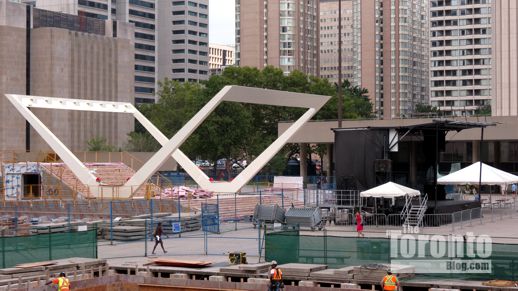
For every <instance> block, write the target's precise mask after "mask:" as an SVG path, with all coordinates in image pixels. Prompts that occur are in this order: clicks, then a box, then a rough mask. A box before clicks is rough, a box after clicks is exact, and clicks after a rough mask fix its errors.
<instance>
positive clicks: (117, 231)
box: [103, 225, 146, 241]
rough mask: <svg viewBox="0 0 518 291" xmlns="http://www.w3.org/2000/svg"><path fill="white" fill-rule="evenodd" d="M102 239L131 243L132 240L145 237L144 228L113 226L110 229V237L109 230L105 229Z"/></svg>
mask: <svg viewBox="0 0 518 291" xmlns="http://www.w3.org/2000/svg"><path fill="white" fill-rule="evenodd" d="M103 233H104V238H105V239H110V238H113V239H114V240H118V241H133V240H141V239H144V238H145V237H146V233H145V228H144V227H140V226H128V225H119V226H114V227H113V228H112V234H111V235H110V228H109V227H108V229H105V231H104V232H103Z"/></svg>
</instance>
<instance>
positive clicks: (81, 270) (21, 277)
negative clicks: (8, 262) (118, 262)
mask: <svg viewBox="0 0 518 291" xmlns="http://www.w3.org/2000/svg"><path fill="white" fill-rule="evenodd" d="M107 270H108V266H107V264H106V260H100V259H87V258H69V259H62V260H54V261H46V262H35V263H26V264H20V265H16V266H15V267H13V268H5V269H0V287H1V288H7V289H10V288H12V289H13V290H14V289H17V288H15V286H16V287H26V286H38V285H43V284H44V283H45V282H46V281H47V280H49V279H50V278H53V277H57V276H58V275H59V273H61V272H65V274H66V275H67V277H68V278H70V279H71V280H74V279H78V278H81V279H84V278H91V277H93V276H95V275H97V276H99V275H103V274H104V273H105V272H106V271H107Z"/></svg>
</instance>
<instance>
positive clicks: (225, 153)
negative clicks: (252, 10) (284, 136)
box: [127, 66, 372, 172]
mask: <svg viewBox="0 0 518 291" xmlns="http://www.w3.org/2000/svg"><path fill="white" fill-rule="evenodd" d="M347 84H348V83H347ZM159 85H160V90H159V92H158V95H159V97H160V99H159V101H158V103H156V104H148V105H141V106H139V110H140V111H141V112H142V113H143V114H144V115H145V116H146V117H147V118H149V120H150V121H151V122H152V123H153V124H154V125H155V126H156V127H157V128H158V129H160V130H161V131H162V132H163V133H164V134H165V135H166V136H167V137H168V138H170V137H172V136H173V135H174V134H175V133H176V132H177V131H178V130H179V129H180V128H181V127H182V126H183V125H184V124H185V123H186V122H187V121H188V120H189V119H190V118H191V117H192V116H193V115H194V114H195V113H196V112H198V111H199V110H200V109H201V108H202V107H203V106H204V105H205V104H206V103H207V102H208V101H209V100H210V99H211V98H212V97H213V96H214V95H216V94H217V93H218V92H219V91H220V90H221V89H223V87H224V86H227V85H240V86H248V87H257V88H265V89H274V90H285V91H291V92H302V93H312V94H319V95H330V96H334V97H333V98H334V99H335V100H334V105H333V102H330V103H331V104H328V105H326V110H323V111H324V113H321V114H319V118H326V119H336V96H335V95H336V88H335V87H334V86H333V85H332V84H331V83H329V81H328V80H325V79H321V78H317V77H308V76H307V75H305V74H304V73H302V72H299V71H294V72H292V73H291V74H289V75H287V76H286V75H284V73H283V72H282V70H280V69H278V68H274V67H271V66H268V67H266V68H264V69H263V70H259V69H257V68H250V67H229V68H227V69H226V70H224V71H223V73H222V74H221V75H217V76H211V77H210V79H209V80H208V81H206V82H204V83H203V84H198V83H178V82H175V81H171V80H167V79H166V80H164V81H163V82H160V83H159ZM344 85H345V84H344ZM344 88H346V90H345V92H346V94H345V99H346V102H345V103H346V105H344V108H345V109H346V110H345V111H344V112H349V113H346V114H345V115H344V116H347V117H350V118H357V117H368V116H370V114H371V110H372V107H369V105H370V103H369V101H368V99H367V97H366V93H367V92H366V90H364V89H361V88H358V87H353V86H350V84H349V85H347V86H346V87H344ZM365 102H366V103H365ZM333 106H334V107H333ZM303 112H304V109H300V108H286V107H279V106H268V105H257V104H244V103H235V102H223V103H222V104H220V105H219V106H218V107H217V108H216V109H215V110H214V111H213V112H212V114H211V115H210V116H209V117H208V118H207V119H206V120H205V121H204V122H203V123H202V124H201V125H200V126H199V127H198V128H197V129H196V130H195V131H194V133H193V134H192V135H191V137H190V138H189V139H188V140H187V141H186V142H185V143H184V144H183V145H182V147H181V149H182V151H184V152H185V153H186V154H187V155H188V156H191V157H198V158H200V159H204V160H211V161H213V162H216V161H217V160H219V159H223V158H225V159H227V161H228V164H227V169H228V170H230V169H231V165H232V162H231V161H233V160H241V159H248V160H253V159H254V158H255V157H256V156H257V155H258V154H259V153H261V152H262V151H263V150H264V149H265V148H266V147H267V146H268V145H269V144H270V143H271V142H272V141H273V140H275V139H276V138H277V134H278V133H277V124H278V123H279V122H280V121H289V120H294V119H297V118H298V117H299V116H300V115H301V114H302V113H303ZM129 138H130V141H129V144H128V147H127V148H128V149H133V150H139V149H142V150H156V149H157V148H159V146H158V144H157V143H156V142H155V141H154V140H153V139H152V137H151V136H150V135H149V134H148V133H146V131H144V130H143V128H142V126H140V125H139V124H137V127H136V131H135V132H133V133H131V134H130V136H129ZM289 151H290V150H289V147H285V148H284V149H283V150H282V151H281V152H280V153H279V155H280V156H279V155H278V156H277V157H276V158H275V161H272V162H271V163H270V165H269V166H270V168H271V169H272V171H275V172H279V171H281V170H280V169H279V164H280V161H282V160H283V159H284V160H287V157H289ZM282 157H284V158H282ZM214 164H215V167H216V163H214ZM284 164H285V163H284Z"/></svg>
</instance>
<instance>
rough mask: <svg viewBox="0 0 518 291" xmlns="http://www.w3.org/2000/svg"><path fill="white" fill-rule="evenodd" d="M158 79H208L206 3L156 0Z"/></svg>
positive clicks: (203, 1) (207, 6)
mask: <svg viewBox="0 0 518 291" xmlns="http://www.w3.org/2000/svg"><path fill="white" fill-rule="evenodd" d="M157 4H158V19H159V20H158V21H159V22H158V39H159V44H158V60H159V62H158V79H159V80H163V79H165V78H169V79H172V80H176V81H180V82H198V81H202V80H207V79H208V78H209V0H171V1H158V2H157Z"/></svg>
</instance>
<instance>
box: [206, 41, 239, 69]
mask: <svg viewBox="0 0 518 291" xmlns="http://www.w3.org/2000/svg"><path fill="white" fill-rule="evenodd" d="M235 54H236V52H235V48H234V47H233V46H230V45H222V44H212V43H211V44H210V45H209V69H210V73H211V75H214V74H221V72H222V71H223V70H224V69H225V68H226V67H228V66H233V65H234V64H235Z"/></svg>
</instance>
